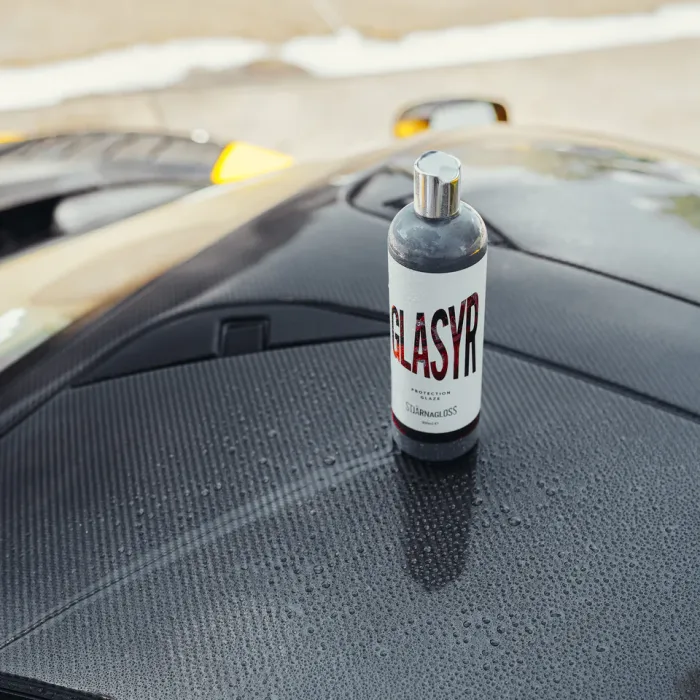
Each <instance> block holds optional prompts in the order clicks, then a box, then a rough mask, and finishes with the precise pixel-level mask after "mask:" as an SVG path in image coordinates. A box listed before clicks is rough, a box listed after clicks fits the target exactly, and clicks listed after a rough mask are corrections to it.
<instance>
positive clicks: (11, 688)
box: [0, 673, 109, 700]
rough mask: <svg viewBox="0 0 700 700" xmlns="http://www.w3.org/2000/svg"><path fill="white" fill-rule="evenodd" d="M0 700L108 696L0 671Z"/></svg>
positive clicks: (75, 699)
mask: <svg viewBox="0 0 700 700" xmlns="http://www.w3.org/2000/svg"><path fill="white" fill-rule="evenodd" d="M0 700H109V697H108V696H107V695H92V694H91V693H84V692H83V691H81V690H70V689H68V688H62V687H61V686H58V685H52V684H51V683H43V682H42V681H37V680H34V679H32V678H23V677H22V676H15V675H12V674H10V673H0Z"/></svg>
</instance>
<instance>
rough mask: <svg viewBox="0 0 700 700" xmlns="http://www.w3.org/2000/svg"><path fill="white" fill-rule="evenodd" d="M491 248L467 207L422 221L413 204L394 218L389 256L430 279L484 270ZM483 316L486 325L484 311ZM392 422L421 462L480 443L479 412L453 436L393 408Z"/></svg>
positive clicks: (404, 446)
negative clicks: (418, 425)
mask: <svg viewBox="0 0 700 700" xmlns="http://www.w3.org/2000/svg"><path fill="white" fill-rule="evenodd" d="M487 248H488V235H487V231H486V226H485V224H484V221H483V219H482V218H481V216H480V215H479V214H478V212H477V211H476V210H475V209H473V208H472V207H470V206H469V205H468V204H466V203H465V202H460V204H459V209H458V212H457V214H455V215H454V216H451V217H449V218H444V219H435V218H426V217H423V216H420V215H418V214H417V213H416V211H415V208H414V205H413V204H412V203H411V204H408V205H407V206H405V207H404V208H403V209H402V210H401V211H400V212H399V213H398V214H397V215H396V216H395V217H394V220H393V221H392V222H391V225H390V227H389V236H388V250H389V256H390V257H391V258H392V259H393V260H394V261H395V262H396V263H398V264H399V265H401V266H402V267H404V268H408V269H410V270H415V271H417V272H422V273H428V274H430V275H438V276H439V275H444V274H445V273H452V272H458V271H462V270H466V269H468V268H470V267H472V266H473V265H476V264H478V263H480V262H482V261H483V263H484V265H485V264H486V261H485V260H484V258H485V256H486V252H487ZM438 282H439V280H438ZM420 293H421V290H420V289H416V295H420ZM390 296H391V290H390ZM479 313H480V315H481V323H483V313H484V309H483V306H482V308H481V310H480V311H479ZM482 349H483V348H482ZM482 349H481V350H480V352H481V351H482ZM479 381H480V378H479ZM479 391H480V384H479ZM392 417H393V438H394V441H395V443H396V445H397V446H398V447H399V449H400V450H401V451H403V452H406V453H407V454H410V455H411V456H413V457H417V458H418V459H423V460H428V461H448V460H453V459H456V458H458V457H461V456H462V455H464V454H466V453H467V452H469V451H470V450H471V449H472V448H473V447H474V446H475V445H476V443H477V442H478V437H479V418H480V413H478V414H477V415H476V418H475V419H472V420H471V421H470V422H469V423H468V424H466V425H464V426H462V427H461V428H460V429H458V430H456V431H450V432H449V433H428V432H422V431H420V430H415V429H411V428H409V427H408V426H406V425H404V424H402V422H401V421H400V420H398V419H397V417H396V413H395V412H394V410H393V407H392Z"/></svg>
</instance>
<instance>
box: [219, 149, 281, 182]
mask: <svg viewBox="0 0 700 700" xmlns="http://www.w3.org/2000/svg"><path fill="white" fill-rule="evenodd" d="M293 163H294V159H293V158H292V157H291V156H288V155H286V154H284V153H280V152H279V151H273V150H270V149H268V148H262V147H261V146H253V145H252V144H250V143H243V142H242V141H234V142H233V143H230V144H229V145H228V146H226V147H225V148H224V150H223V151H221V155H220V156H219V158H218V160H217V161H216V163H215V164H214V167H213V168H212V170H211V181H212V182H213V183H214V184H215V185H223V184H225V183H227V182H240V181H241V180H249V179H250V178H253V177H258V176H259V175H265V174H267V173H271V172H274V171H276V170H284V169H285V168H288V167H289V166H290V165H292V164H293Z"/></svg>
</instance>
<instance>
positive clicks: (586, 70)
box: [0, 0, 700, 159]
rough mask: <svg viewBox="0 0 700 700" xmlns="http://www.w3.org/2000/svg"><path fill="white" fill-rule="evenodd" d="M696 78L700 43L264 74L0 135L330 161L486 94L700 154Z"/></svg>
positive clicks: (148, 96)
mask: <svg viewBox="0 0 700 700" xmlns="http://www.w3.org/2000/svg"><path fill="white" fill-rule="evenodd" d="M25 1H27V0H25ZM698 75H700V40H684V41H675V42H671V43H667V44H655V45H648V46H633V47H626V48H617V49H610V50H604V51H596V52H590V53H579V54H570V55H562V56H549V57H541V58H534V59H528V60H518V61H507V62H505V61H504V62H496V63H485V64H478V65H469V66H463V67H455V68H449V69H445V70H427V71H421V72H417V73H411V74H398V75H386V76H369V77H360V78H348V79H335V80H320V79H315V78H310V77H308V76H305V75H300V74H298V73H295V72H292V71H289V70H287V69H280V68H279V67H278V66H268V67H265V66H258V67H257V68H253V69H251V68H249V69H247V70H246V71H244V72H232V73H224V74H219V75H208V76H200V77H199V78H195V79H191V80H189V81H188V82H187V83H186V84H184V85H181V86H179V87H176V88H172V89H168V90H163V91H156V92H148V93H140V94H134V95H112V96H107V97H85V98H82V99H77V100H72V101H68V102H65V103H63V104H60V105H56V106H54V107H49V108H46V109H41V110H31V111H26V112H4V113H0V131H2V130H14V129H19V130H22V131H36V130H40V131H51V130H56V129H77V128H86V127H87V128H90V127H93V128H105V127H114V128H120V129H168V130H173V131H183V132H189V131H190V130H191V129H193V128H197V127H201V128H204V129H206V130H208V131H209V132H210V133H211V134H212V136H213V137H214V138H217V139H221V140H231V139H243V140H247V141H251V142H253V143H257V144H260V145H264V146H268V147H272V148H277V149H280V150H283V151H286V152H289V153H291V154H292V155H294V156H296V157H298V158H303V159H306V158H324V157H334V156H338V155H342V154H346V153H353V152H357V151H360V150H367V149H369V148H372V147H374V146H377V145H380V144H383V143H385V142H387V141H388V140H389V139H390V138H391V132H390V129H391V124H392V120H393V117H394V114H395V113H396V111H397V109H399V107H400V106H401V105H403V104H405V103H406V102H411V101H416V100H422V99H428V98H433V97H442V96H454V95H471V96H479V95H482V96H491V97H494V98H497V99H502V100H504V101H505V102H506V103H507V104H508V106H509V107H510V110H511V115H512V118H513V121H514V122H516V123H519V124H528V125H532V124H537V125H551V126H557V127H567V128H574V129H582V130H586V131H593V132H601V133H604V134H610V135H621V136H624V137H627V138H632V139H637V140H641V141H647V142H650V143H653V144H659V145H665V146H671V147H675V148H680V149H683V150H686V151H693V152H696V153H699V154H700V90H698V87H697V85H698V84H697V76H698Z"/></svg>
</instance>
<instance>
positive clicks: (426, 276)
mask: <svg viewBox="0 0 700 700" xmlns="http://www.w3.org/2000/svg"><path fill="white" fill-rule="evenodd" d="M486 258H487V255H484V257H483V258H482V259H481V260H480V261H479V262H478V263H476V264H475V265H472V266H471V267H468V268H466V269H465V270H459V271H457V272H446V273H442V274H440V273H428V272H417V271H416V270H409V269H408V268H406V267H403V266H402V265H400V264H399V263H397V262H396V261H395V260H394V259H393V258H392V257H391V255H389V308H390V313H391V315H390V322H391V353H392V354H391V407H392V410H393V412H394V416H396V418H397V419H398V420H399V421H400V422H401V423H403V425H405V426H406V427H408V428H412V429H413V430H418V431H421V432H424V433H449V432H452V431H454V430H460V429H461V428H464V427H466V426H467V425H469V424H470V423H471V422H472V421H473V420H474V419H475V418H476V417H477V416H478V415H479V410H480V408H481V374H482V363H483V355H484V310H485V305H486V304H485V302H486Z"/></svg>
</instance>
